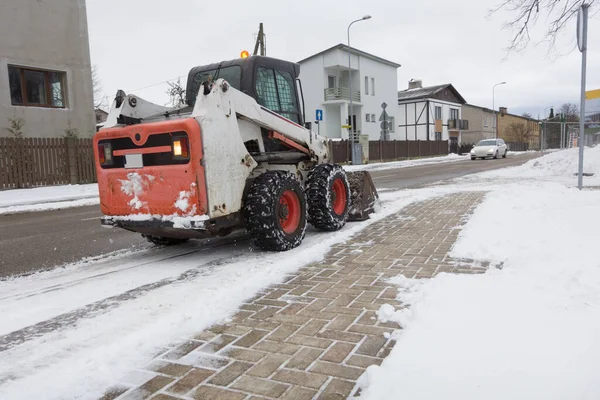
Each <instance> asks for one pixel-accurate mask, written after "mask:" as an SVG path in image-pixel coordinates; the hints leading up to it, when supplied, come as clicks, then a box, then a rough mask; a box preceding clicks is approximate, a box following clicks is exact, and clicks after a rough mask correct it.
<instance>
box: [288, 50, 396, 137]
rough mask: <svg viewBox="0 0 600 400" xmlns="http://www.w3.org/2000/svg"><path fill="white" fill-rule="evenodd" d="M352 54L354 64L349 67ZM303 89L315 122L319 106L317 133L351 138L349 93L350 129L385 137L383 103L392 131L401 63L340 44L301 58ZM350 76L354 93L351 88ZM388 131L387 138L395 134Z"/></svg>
mask: <svg viewBox="0 0 600 400" xmlns="http://www.w3.org/2000/svg"><path fill="white" fill-rule="evenodd" d="M348 52H350V57H351V62H350V65H351V68H350V71H349V68H348ZM298 63H299V64H300V80H301V81H302V88H303V93H304V102H305V107H306V120H307V121H313V123H314V121H315V120H316V119H317V118H316V113H317V110H320V111H321V112H322V116H323V120H322V121H321V122H320V123H319V124H318V125H313V131H315V132H316V131H317V130H318V131H319V133H320V134H321V135H324V136H327V137H330V138H343V139H348V134H349V129H347V128H343V126H348V125H350V124H349V119H348V116H349V115H350V96H352V103H353V107H352V108H353V116H352V127H353V129H354V130H355V131H356V132H358V133H360V134H366V135H369V140H380V139H381V138H382V137H383V134H382V128H381V125H382V124H381V121H380V119H381V117H382V114H383V108H382V104H383V103H386V104H387V105H388V107H387V108H386V112H387V116H386V121H387V123H388V124H387V125H388V126H390V128H389V129H388V130H389V131H393V130H394V127H395V114H396V109H397V108H396V106H395V104H396V103H397V101H398V98H397V88H398V74H397V70H398V68H399V67H400V64H397V63H395V62H392V61H388V60H384V59H383V58H380V57H377V56H374V55H372V54H369V53H366V52H364V51H362V50H358V49H355V48H349V47H348V46H346V45H344V44H338V45H336V46H333V47H331V48H329V49H327V50H324V51H322V52H320V53H317V54H315V55H312V56H310V57H308V58H305V59H304V60H301V61H299V62H298ZM350 80H351V82H352V92H351V91H350ZM386 133H388V135H387V136H388V137H389V136H390V134H391V132H386Z"/></svg>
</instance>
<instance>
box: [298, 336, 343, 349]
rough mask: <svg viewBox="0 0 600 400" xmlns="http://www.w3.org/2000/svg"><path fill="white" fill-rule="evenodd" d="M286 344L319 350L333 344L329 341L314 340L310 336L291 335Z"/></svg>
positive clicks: (314, 338)
mask: <svg viewBox="0 0 600 400" xmlns="http://www.w3.org/2000/svg"><path fill="white" fill-rule="evenodd" d="M287 343H292V344H298V345H301V346H309V347H317V348H320V349H326V348H328V347H329V346H330V345H331V343H333V342H332V341H331V340H329V339H323V338H316V337H312V336H303V335H292V336H290V337H289V338H288V340H287Z"/></svg>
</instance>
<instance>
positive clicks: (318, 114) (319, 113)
mask: <svg viewBox="0 0 600 400" xmlns="http://www.w3.org/2000/svg"><path fill="white" fill-rule="evenodd" d="M315 120H316V121H323V110H317V112H316V116H315Z"/></svg>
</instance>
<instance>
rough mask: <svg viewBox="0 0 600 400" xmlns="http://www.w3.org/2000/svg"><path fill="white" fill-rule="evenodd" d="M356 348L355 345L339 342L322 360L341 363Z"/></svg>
mask: <svg viewBox="0 0 600 400" xmlns="http://www.w3.org/2000/svg"><path fill="white" fill-rule="evenodd" d="M355 348H356V345H355V344H351V343H342V342H338V343H336V344H334V345H333V346H332V347H331V348H330V349H329V350H327V352H326V353H325V354H324V355H323V357H321V360H323V361H330V362H337V363H341V362H342V361H344V360H345V359H346V357H348V354H350V352H351V351H352V350H354V349H355Z"/></svg>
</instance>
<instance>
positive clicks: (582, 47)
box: [577, 4, 590, 190]
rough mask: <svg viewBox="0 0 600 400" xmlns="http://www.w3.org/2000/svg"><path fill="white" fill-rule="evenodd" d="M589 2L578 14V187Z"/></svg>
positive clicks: (581, 174) (581, 173)
mask: <svg viewBox="0 0 600 400" xmlns="http://www.w3.org/2000/svg"><path fill="white" fill-rule="evenodd" d="M589 7H590V5H589V4H582V5H581V8H580V9H579V13H578V14H577V46H578V47H579V51H580V52H581V99H580V104H579V112H580V115H579V140H578V143H577V144H578V145H579V171H578V172H577V187H578V188H579V190H581V189H582V188H583V146H584V141H585V131H584V128H585V75H586V65H587V24H588V8H589Z"/></svg>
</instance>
